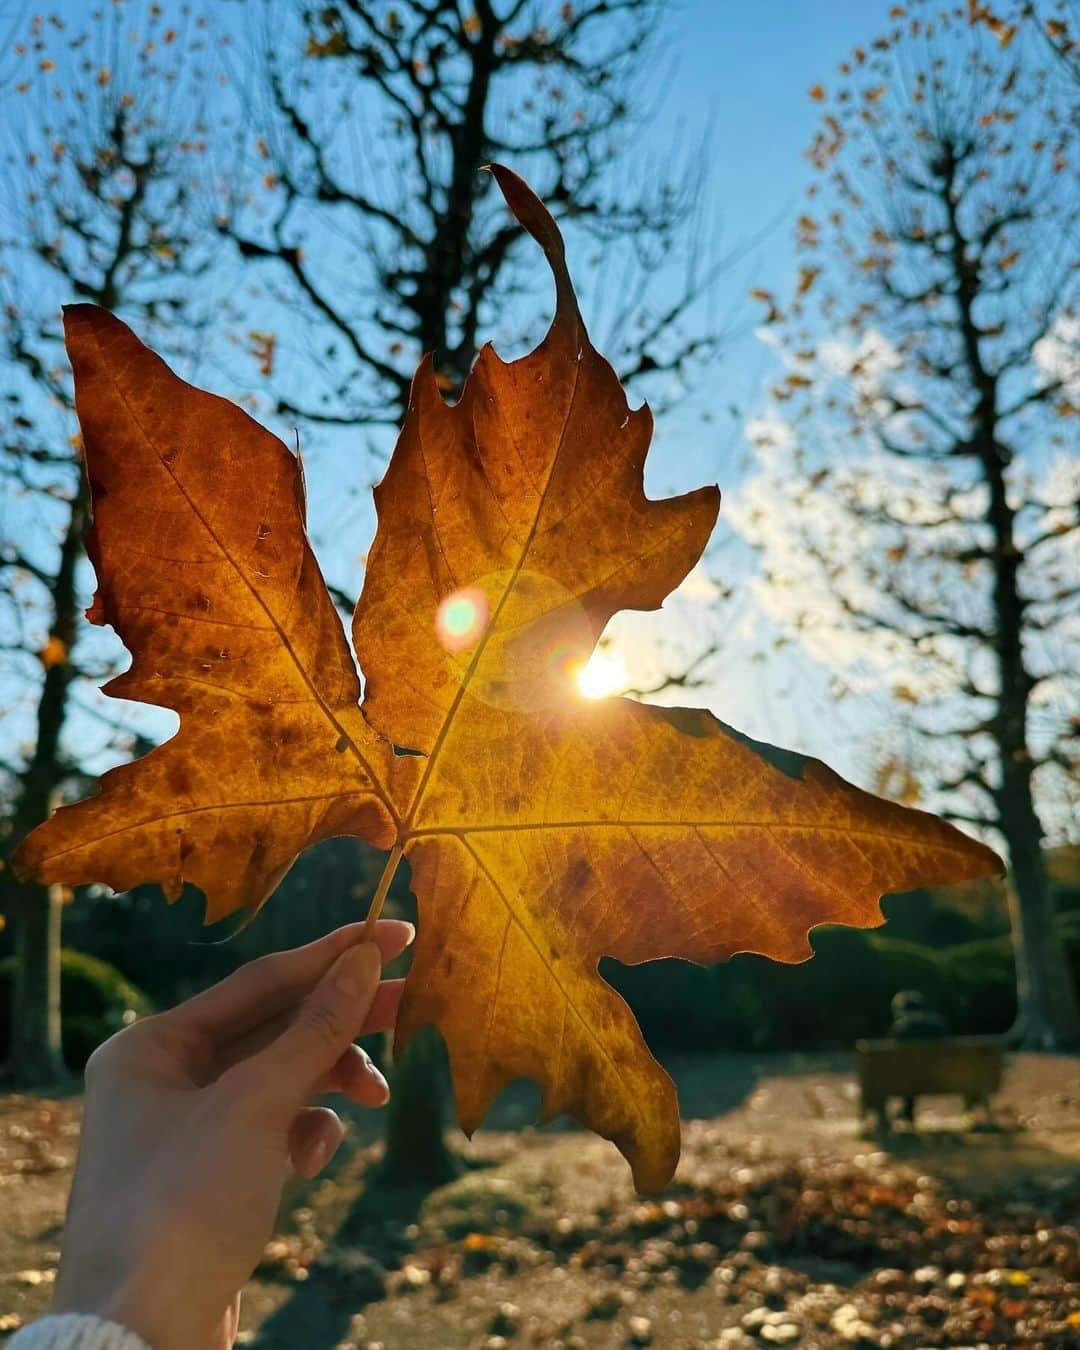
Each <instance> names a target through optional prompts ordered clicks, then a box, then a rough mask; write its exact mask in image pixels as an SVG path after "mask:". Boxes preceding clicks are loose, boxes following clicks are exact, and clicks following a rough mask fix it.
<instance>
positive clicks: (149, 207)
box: [0, 3, 223, 1085]
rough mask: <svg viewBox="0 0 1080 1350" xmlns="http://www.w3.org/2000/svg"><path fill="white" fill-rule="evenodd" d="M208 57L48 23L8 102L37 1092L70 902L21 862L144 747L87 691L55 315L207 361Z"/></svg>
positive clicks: (8, 618) (75, 488)
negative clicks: (105, 770)
mask: <svg viewBox="0 0 1080 1350" xmlns="http://www.w3.org/2000/svg"><path fill="white" fill-rule="evenodd" d="M173 19H175V24H174V23H173ZM211 50H212V44H211V43H210V39H209V35H208V31H207V25H206V21H205V20H204V19H203V18H201V17H199V16H198V15H197V14H196V13H193V12H192V11H191V9H190V7H188V6H184V7H178V8H177V12H176V14H175V15H173V16H166V15H165V14H164V13H163V12H162V8H161V6H159V5H150V4H141V3H133V4H128V5H115V6H111V7H106V8H103V10H102V11H99V12H96V13H95V14H94V15H93V16H92V17H91V18H90V19H89V20H88V24H87V27H86V28H85V29H82V30H79V31H72V30H70V29H69V28H67V26H66V25H65V24H64V22H63V21H62V20H61V19H59V18H52V19H46V18H42V17H35V18H33V19H32V20H31V21H30V23H29V27H28V31H27V32H25V33H24V34H21V35H20V37H19V40H18V42H17V44H16V47H15V52H16V57H17V59H18V60H19V62H20V63H21V65H20V68H19V69H18V70H17V71H16V76H15V78H14V80H13V81H11V82H9V84H8V86H7V87H6V89H5V90H4V93H3V99H4V103H5V109H4V120H3V126H4V132H3V142H2V149H0V153H2V157H3V166H4V179H5V193H4V201H3V207H2V208H0V209H2V213H3V214H2V217H0V220H2V224H0V290H2V293H3V295H2V299H3V305H4V311H3V320H2V326H0V350H2V354H3V375H2V377H0V409H2V411H0V436H2V442H0V481H2V483H3V491H4V499H5V502H6V506H5V509H4V512H3V515H2V516H0V616H2V625H0V626H2V628H3V632H4V634H5V638H4V642H3V646H2V648H0V698H2V699H3V703H4V707H5V713H6V715H5V719H4V735H3V738H2V741H0V792H2V799H3V803H4V808H5V809H4V824H3V835H2V838H0V847H2V859H0V861H2V862H3V864H4V865H3V867H2V868H0V898H2V907H3V910H4V912H5V914H6V915H7V916H8V917H9V918H10V920H11V921H12V924H13V929H14V942H15V951H16V958H17V959H16V963H15V971H16V978H15V983H14V1007H13V1018H12V1028H13V1031H12V1035H13V1044H12V1047H11V1059H10V1063H9V1073H10V1075H11V1076H13V1077H14V1078H15V1079H16V1081H18V1082H20V1083H22V1084H27V1085H30V1084H43V1083H48V1082H51V1081H54V1080H55V1079H56V1078H57V1077H58V1076H60V1075H61V1073H62V1071H63V1064H62V1059H61V1046H60V1022H59V941H60V910H59V906H60V904H61V903H62V901H63V899H64V898H65V895H64V892H63V888H60V887H51V888H45V887H41V886H35V885H30V884H20V883H19V882H18V881H17V880H16V879H15V877H14V876H13V874H12V871H11V869H10V866H8V865H7V862H8V856H9V854H10V852H11V850H12V848H13V846H14V845H15V844H17V843H18V842H19V840H20V839H21V838H22V837H23V836H24V835H25V834H26V833H27V832H28V831H29V830H30V829H32V828H33V827H34V826H35V825H37V824H38V823H39V822H40V821H42V820H43V819H45V817H46V816H47V815H48V813H49V811H50V810H51V808H52V806H53V805H54V804H55V802H56V800H57V799H58V797H59V796H61V795H62V794H63V793H64V792H65V791H70V790H71V789H72V788H73V787H75V786H76V785H77V784H78V783H79V782H80V781H84V777H85V774H86V771H87V764H88V760H91V759H92V758H93V757H94V755H95V753H96V754H97V755H99V756H101V755H108V754H109V753H115V752H116V751H121V750H122V751H127V752H130V750H131V749H132V746H133V738H132V735H131V730H132V728H131V727H130V726H125V725H124V724H123V723H122V722H116V721H114V719H113V718H112V717H111V716H110V715H109V714H107V713H103V712H102V711H101V710H100V709H99V708H97V706H96V704H95V703H94V702H93V694H92V690H91V684H90V682H95V683H96V682H97V681H98V680H100V679H101V678H102V677H103V676H104V675H105V674H107V673H109V663H110V661H111V655H110V650H109V648H108V646H107V645H105V646H103V645H102V643H101V642H99V641H97V640H95V636H94V635H93V634H92V633H90V632H88V631H87V629H86V627H85V625H83V624H82V622H81V610H82V606H83V605H84V604H85V603H86V599H87V590H88V583H89V576H88V574H87V573H88V569H87V568H86V566H85V562H84V552H83V534H84V530H85V529H86V526H87V525H88V523H89V521H88V516H89V494H88V488H87V483H86V479H85V475H84V474H83V471H82V460H81V454H80V443H79V438H78V426H77V423H76V421H75V418H74V413H73V401H72V391H71V386H70V377H69V372H68V368H67V361H66V358H65V355H64V349H63V334H62V329H61V317H60V306H61V304H63V303H64V302H65V301H66V300H73V299H78V300H84V301H87V300H88V301H91V302H93V303H96V304H99V305H104V306H106V307H107V308H109V309H112V310H118V311H120V312H121V313H124V314H127V315H129V316H131V317H138V318H139V319H140V320H141V327H142V328H143V329H144V331H145V330H146V329H150V330H152V331H153V333H154V340H155V341H156V342H157V343H160V344H161V345H163V346H164V347H165V348H166V349H169V350H171V351H172V352H174V353H175V354H177V355H179V354H180V353H181V352H182V351H184V350H186V351H188V352H190V351H191V350H192V349H193V347H194V346H196V345H197V343H198V338H199V332H200V316H199V312H198V310H197V309H196V308H195V306H194V304H193V301H192V295H193V287H194V285H195V283H196V282H197V281H198V279H199V278H201V277H203V276H204V275H205V274H206V271H207V269H208V267H209V265H210V262H211V260H212V258H213V252H214V251H213V244H214V234H213V230H212V228H211V227H210V221H211V215H212V213H211V212H210V211H209V210H207V211H206V218H205V220H202V219H201V218H200V214H201V208H199V207H197V203H200V202H202V201H203V199H204V194H205V193H206V190H207V188H208V186H209V183H210V180H211V177H212V174H213V169H212V166H211V164H210V162H209V157H208V154H207V150H208V145H207V129H206V126H205V125H204V124H203V123H202V121H201V118H200V109H201V107H202V106H203V103H204V101H205V98H206V89H207V79H208V68H209V63H210V60H211V57H210V51H211ZM222 134H223V132H222V128H221V126H220V125H219V126H218V127H217V130H216V135H217V136H218V138H219V140H220V138H221V137H222ZM73 726H74V727H75V728H76V733H77V734H74V735H73V734H72V727H73Z"/></svg>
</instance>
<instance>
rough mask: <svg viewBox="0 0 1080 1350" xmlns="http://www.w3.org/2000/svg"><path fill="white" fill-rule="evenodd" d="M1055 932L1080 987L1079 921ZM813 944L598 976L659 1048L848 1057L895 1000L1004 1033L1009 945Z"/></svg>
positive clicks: (838, 938) (883, 1024)
mask: <svg viewBox="0 0 1080 1350" xmlns="http://www.w3.org/2000/svg"><path fill="white" fill-rule="evenodd" d="M1060 925H1061V932H1062V936H1063V938H1064V939H1065V942H1066V947H1067V950H1068V953H1069V957H1070V963H1071V965H1072V969H1073V973H1074V977H1075V978H1076V980H1077V982H1078V984H1080V912H1077V911H1072V912H1068V913H1066V914H1063V915H1062V916H1061V919H1060ZM811 942H812V945H813V947H814V952H815V955H814V957H813V958H812V959H811V960H809V961H806V962H804V963H802V964H801V965H796V966H784V965H777V964H776V963H774V962H771V961H767V960H765V959H764V958H763V957H760V956H749V955H743V956H736V957H733V958H732V959H731V960H730V961H728V962H726V963H725V964H724V965H720V966H714V967H711V968H705V967H701V966H693V965H689V964H688V963H686V962H683V961H658V962H653V963H650V964H647V965H644V966H621V965H619V963H618V962H616V961H611V960H605V961H603V962H601V973H602V974H603V976H604V978H605V979H607V980H608V981H609V982H610V983H611V984H612V985H613V986H614V987H615V988H616V989H617V990H618V991H619V993H621V994H622V996H623V997H624V998H625V999H626V1001H627V1002H628V1003H629V1004H630V1006H631V1007H632V1008H633V1009H634V1012H635V1014H636V1015H637V1018H638V1020H639V1022H640V1023H641V1028H642V1031H643V1032H644V1033H645V1037H646V1039H647V1040H648V1041H649V1042H650V1044H652V1045H654V1046H656V1047H671V1048H680V1049H688V1050H690V1049H694V1050H697V1049H701V1050H704V1049H711V1048H716V1047H718V1046H723V1047H726V1048H729V1049H735V1050H808V1049H839V1048H850V1046H851V1045H852V1043H853V1042H854V1041H855V1040H856V1039H857V1038H858V1037H860V1036H880V1035H883V1034H884V1033H885V1032H886V1031H887V1030H888V1026H889V1022H890V1008H889V1004H890V1001H891V999H892V997H893V995H894V994H895V993H897V991H898V990H900V989H917V990H918V991H919V992H920V993H922V994H924V995H925V996H926V997H927V998H928V999H929V1000H930V1002H931V1003H932V1004H933V1005H934V1006H935V1007H937V1008H938V1009H939V1010H940V1011H941V1012H942V1013H943V1014H944V1015H945V1017H946V1018H947V1019H948V1021H949V1023H950V1025H951V1026H952V1028H953V1030H954V1031H955V1032H956V1033H957V1034H979V1033H983V1034H990V1033H994V1032H1002V1031H1006V1030H1007V1029H1008V1028H1009V1026H1010V1025H1011V1024H1012V1021H1013V1018H1014V1017H1015V1013H1016V991H1015V984H1014V969H1013V955H1012V946H1011V943H1010V940H1009V937H1008V936H1007V935H1004V934H1003V935H1000V936H996V937H987V938H981V939H978V940H976V941H971V942H962V943H958V944H956V945H954V946H950V947H944V948H937V949H935V948H932V947H927V946H923V945H922V944H920V943H917V942H908V941H904V940H902V939H899V938H894V937H889V936H887V935H886V934H885V933H882V932H880V931H878V932H867V931H864V930H861V929H852V928H819V929H817V930H816V931H815V932H814V933H813V935H812V937H811Z"/></svg>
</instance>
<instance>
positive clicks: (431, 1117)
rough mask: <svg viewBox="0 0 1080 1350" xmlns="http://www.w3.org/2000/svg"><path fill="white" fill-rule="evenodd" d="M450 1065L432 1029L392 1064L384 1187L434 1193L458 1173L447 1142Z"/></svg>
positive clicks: (458, 1164) (419, 1034) (425, 1030)
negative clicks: (437, 1187) (435, 1189)
mask: <svg viewBox="0 0 1080 1350" xmlns="http://www.w3.org/2000/svg"><path fill="white" fill-rule="evenodd" d="M448 1078H449V1066H448V1064H447V1059H446V1047H445V1045H444V1044H443V1042H442V1038H441V1037H440V1036H439V1034H438V1032H436V1031H435V1029H434V1028H433V1027H423V1028H421V1030H420V1031H419V1032H417V1034H416V1035H415V1036H414V1037H413V1040H412V1042H411V1044H410V1045H409V1048H408V1049H407V1050H406V1051H405V1053H404V1055H402V1057H401V1059H400V1060H399V1061H398V1062H397V1063H396V1064H395V1065H394V1067H393V1071H392V1072H391V1075H390V1103H389V1106H388V1107H387V1119H386V1151H385V1153H384V1154H383V1161H382V1166H381V1167H380V1169H379V1180H380V1182H382V1183H383V1184H384V1185H387V1186H400V1187H407V1188H409V1189H422V1190H433V1189H434V1188H435V1187H436V1186H442V1185H444V1184H445V1183H446V1182H447V1181H453V1179H454V1178H455V1177H456V1176H459V1175H460V1174H461V1168H462V1164H461V1160H460V1158H458V1157H457V1155H456V1154H454V1153H453V1152H452V1151H451V1150H450V1149H449V1148H448V1147H447V1144H446V1125H447V1115H448V1109H447V1108H448V1105H449V1100H450V1093H449V1083H448Z"/></svg>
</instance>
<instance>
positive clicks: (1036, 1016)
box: [999, 773, 1080, 1050]
mask: <svg viewBox="0 0 1080 1350" xmlns="http://www.w3.org/2000/svg"><path fill="white" fill-rule="evenodd" d="M1010 777H1011V778H1013V779H1015V780H1016V781H1007V782H1006V784H1005V785H1004V786H1003V787H1002V789H1001V792H1000V794H999V798H1000V814H1001V826H1002V831H1003V833H1004V834H1005V837H1006V840H1007V842H1008V846H1009V862H1010V864H1011V867H1012V885H1011V886H1010V887H1009V911H1010V919H1011V922H1012V934H1013V952H1014V954H1015V957H1016V1022H1015V1024H1014V1026H1013V1029H1012V1032H1011V1039H1012V1040H1013V1041H1014V1042H1015V1043H1016V1044H1017V1045H1021V1046H1024V1047H1025V1048H1026V1049H1029V1050H1074V1049H1076V1048H1077V1047H1080V1007H1078V1005H1077V999H1076V991H1075V989H1074V988H1073V981H1072V972H1071V971H1070V969H1069V964H1068V961H1067V959H1066V955H1065V949H1064V944H1063V943H1062V941H1061V937H1060V935H1059V933H1058V930H1057V927H1056V924H1055V914H1054V899H1053V895H1052V894H1051V891H1050V884H1049V877H1048V876H1047V872H1046V861H1045V859H1044V857H1043V851H1042V831H1041V829H1040V827H1039V822H1038V818H1037V817H1036V815H1035V809H1034V805H1033V803H1032V797H1031V776H1030V773H1026V774H1016V775H1010Z"/></svg>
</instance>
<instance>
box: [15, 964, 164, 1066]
mask: <svg viewBox="0 0 1080 1350" xmlns="http://www.w3.org/2000/svg"><path fill="white" fill-rule="evenodd" d="M14 975H15V958H14V957H13V956H9V957H6V958H5V959H4V960H3V961H0V1057H3V1056H6V1055H7V1053H8V1050H9V1048H10V1046H11V987H12V981H13V979H14ZM152 1011H153V1005H152V1004H151V1002H150V1000H149V999H148V998H147V997H146V995H145V994H144V993H143V992H142V990H141V989H139V988H137V987H136V986H135V985H134V984H132V983H131V981H130V980H128V979H125V978H124V976H123V975H121V973H120V972H119V971H118V970H117V969H116V967H115V966H111V965H109V963H108V962H107V961H102V960H100V959H99V958H98V957H96V956H90V955H88V954H87V953H86V952H77V951H73V950H71V948H68V947H65V948H64V950H63V951H62V952H61V953H60V1019H61V1034H62V1037H63V1045H64V1059H65V1060H66V1061H67V1064H68V1067H69V1068H71V1069H73V1070H76V1071H77V1070H81V1069H82V1068H83V1066H84V1065H85V1064H86V1061H87V1060H88V1059H89V1058H90V1055H91V1054H92V1052H93V1051H94V1050H95V1049H96V1048H97V1047H98V1046H99V1045H100V1044H101V1042H102V1041H104V1040H107V1039H108V1037H110V1036H111V1035H112V1034H113V1032H114V1031H119V1030H120V1028H121V1027H122V1026H124V1025H125V1024H126V1023H127V1022H129V1021H131V1019H132V1017H133V1016H136V1015H140V1014H142V1013H147V1012H152Z"/></svg>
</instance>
